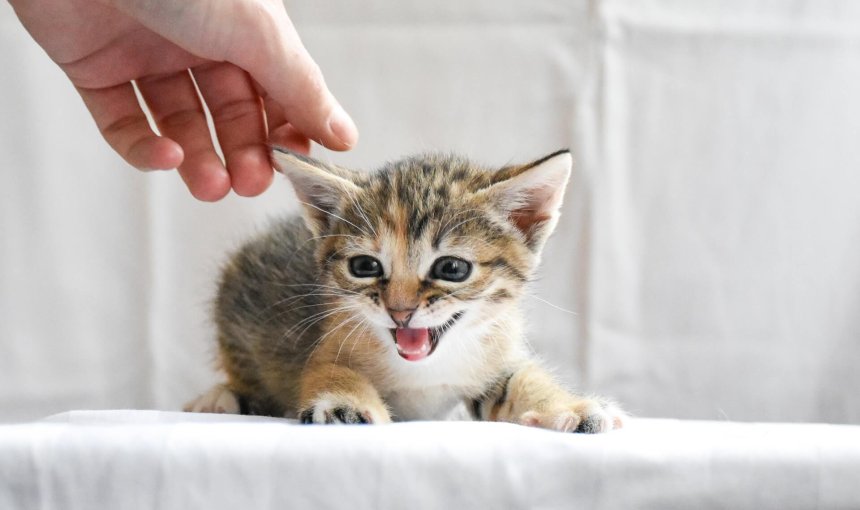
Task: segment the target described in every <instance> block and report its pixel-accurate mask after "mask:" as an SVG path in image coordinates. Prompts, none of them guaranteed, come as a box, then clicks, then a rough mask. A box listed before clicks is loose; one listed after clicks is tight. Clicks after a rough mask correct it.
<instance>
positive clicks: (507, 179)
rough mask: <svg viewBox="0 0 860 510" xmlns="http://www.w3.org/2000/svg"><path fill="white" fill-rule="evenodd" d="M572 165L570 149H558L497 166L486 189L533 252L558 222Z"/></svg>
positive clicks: (538, 248)
mask: <svg viewBox="0 0 860 510" xmlns="http://www.w3.org/2000/svg"><path fill="white" fill-rule="evenodd" d="M572 166H573V158H572V157H571V155H570V151H569V150H561V151H558V152H554V153H552V154H550V155H548V156H545V157H543V158H541V159H538V160H537V161H533V162H531V163H528V164H526V165H522V166H518V167H506V168H503V169H501V170H499V172H497V173H496V175H495V176H494V177H493V184H492V185H491V186H490V187H489V189H487V190H486V191H487V192H488V193H490V194H491V195H492V199H493V201H494V202H495V203H496V206H497V207H498V208H499V209H501V210H502V211H503V212H504V213H505V214H506V215H507V216H508V220H509V221H510V222H511V223H512V224H513V225H514V226H515V227H517V229H518V230H519V231H520V232H522V234H523V236H525V239H526V244H527V245H528V247H529V248H530V249H531V250H532V251H533V252H535V253H537V252H540V250H541V248H543V244H544V242H545V241H546V239H547V238H548V237H549V235H550V234H551V233H552V231H553V230H554V229H555V225H556V223H557V222H558V216H559V214H558V211H559V208H560V207H561V202H562V198H563V197H564V190H565V187H566V186H567V181H568V178H569V177H570V171H571V167H572Z"/></svg>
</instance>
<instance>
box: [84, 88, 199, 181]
mask: <svg viewBox="0 0 860 510" xmlns="http://www.w3.org/2000/svg"><path fill="white" fill-rule="evenodd" d="M77 90H78V93H79V94H80V95H81V98H82V99H83V100H84V104H85V105H86V107H87V109H88V110H89V111H90V114H91V115H92V116H93V119H94V120H95V121H96V126H97V127H98V128H99V131H100V132H101V134H102V136H103V137H104V139H105V141H107V143H108V144H109V145H110V146H111V147H112V148H113V150H115V151H116V152H117V153H118V154H119V155H120V156H122V158H123V159H124V160H125V161H126V162H128V164H130V165H131V166H133V167H135V168H137V169H139V170H167V169H171V168H176V167H177V166H179V164H180V163H182V159H183V153H182V148H181V147H180V146H179V145H178V144H177V143H176V142H174V141H173V140H170V139H169V138H164V137H161V136H158V135H157V134H155V133H154V132H153V131H152V128H150V127H149V121H148V120H147V119H146V115H145V114H144V113H143V110H142V109H141V108H140V103H138V101H137V96H135V94H134V88H133V86H132V84H131V83H124V84H122V85H117V86H115V87H110V88H104V89H87V88H81V87H78V89H77Z"/></svg>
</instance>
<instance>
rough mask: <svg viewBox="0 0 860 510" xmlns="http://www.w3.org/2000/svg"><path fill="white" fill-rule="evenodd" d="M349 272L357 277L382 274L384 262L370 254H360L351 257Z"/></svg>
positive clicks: (371, 276) (370, 276)
mask: <svg viewBox="0 0 860 510" xmlns="http://www.w3.org/2000/svg"><path fill="white" fill-rule="evenodd" d="M349 272H350V273H352V276H355V277H356V278H373V277H375V276H382V262H380V261H378V260H376V259H375V258H373V257H371V256H370V255H359V256H357V257H353V258H351V259H349Z"/></svg>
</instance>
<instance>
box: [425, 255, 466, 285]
mask: <svg viewBox="0 0 860 510" xmlns="http://www.w3.org/2000/svg"><path fill="white" fill-rule="evenodd" d="M471 273H472V264H470V263H468V262H466V261H465V260H463V259H458V258H457V257H439V258H438V259H436V262H434V263H433V268H432V269H430V276H431V277H433V278H436V279H437V280H448V281H449V282H462V281H464V280H465V279H466V278H468V277H469V275H470V274H471Z"/></svg>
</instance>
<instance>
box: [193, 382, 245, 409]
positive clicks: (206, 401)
mask: <svg viewBox="0 0 860 510" xmlns="http://www.w3.org/2000/svg"><path fill="white" fill-rule="evenodd" d="M182 410H183V411H185V412H191V413H218V414H241V411H240V407H239V399H238V398H237V397H236V394H235V393H233V392H232V391H230V390H229V389H227V386H225V385H223V384H216V385H215V386H213V387H212V389H210V390H209V391H207V392H206V393H204V394H203V395H200V396H199V397H197V398H195V399H194V400H192V401H190V402H188V403H187V404H185V405H184V406H183V407H182Z"/></svg>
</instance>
